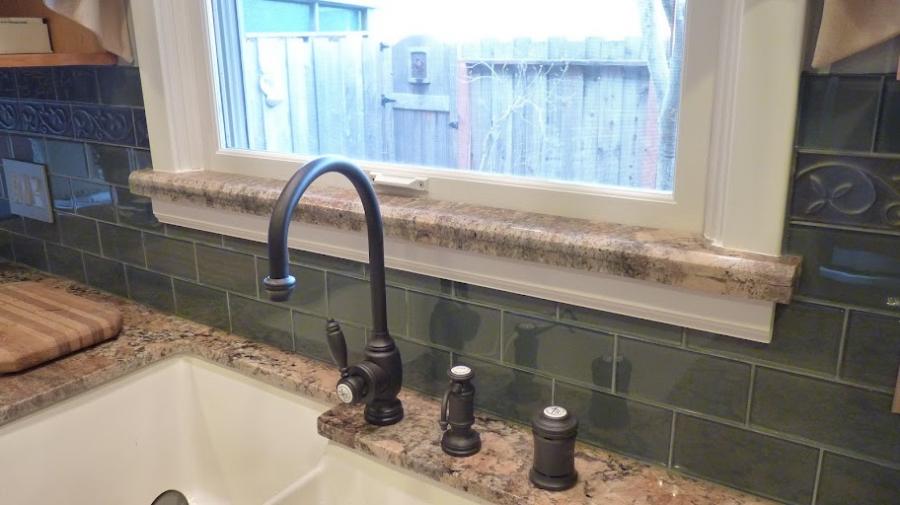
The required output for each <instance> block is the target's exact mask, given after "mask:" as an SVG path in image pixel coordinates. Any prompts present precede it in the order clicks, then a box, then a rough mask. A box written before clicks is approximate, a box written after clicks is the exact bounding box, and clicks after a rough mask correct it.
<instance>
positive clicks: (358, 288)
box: [325, 272, 406, 335]
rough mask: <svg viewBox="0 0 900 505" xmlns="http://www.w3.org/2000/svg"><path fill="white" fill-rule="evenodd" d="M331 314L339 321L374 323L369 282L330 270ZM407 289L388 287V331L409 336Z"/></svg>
mask: <svg viewBox="0 0 900 505" xmlns="http://www.w3.org/2000/svg"><path fill="white" fill-rule="evenodd" d="M325 277H326V283H327V285H328V311H329V315H330V316H331V317H333V318H335V319H338V320H340V321H350V322H353V323H357V324H362V325H364V326H366V327H367V328H371V326H372V302H371V300H372V297H371V289H370V288H369V283H368V281H365V280H362V279H357V278H355V277H347V276H345V275H340V274H335V273H331V272H328V273H327V274H326V276H325ZM405 295H406V292H405V291H404V290H402V289H399V288H394V287H388V288H387V312H388V331H390V332H391V334H393V335H406V296H405Z"/></svg>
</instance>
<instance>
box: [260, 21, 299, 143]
mask: <svg viewBox="0 0 900 505" xmlns="http://www.w3.org/2000/svg"><path fill="white" fill-rule="evenodd" d="M256 43H257V47H258V49H259V53H258V54H259V55H258V61H259V86H260V90H261V91H262V92H263V130H264V131H265V136H266V150H268V151H277V152H282V153H289V152H291V151H292V150H293V139H292V138H291V105H290V101H289V100H288V92H287V89H288V84H287V80H288V78H287V57H286V54H285V39H283V38H262V39H259V40H257V42H256Z"/></svg>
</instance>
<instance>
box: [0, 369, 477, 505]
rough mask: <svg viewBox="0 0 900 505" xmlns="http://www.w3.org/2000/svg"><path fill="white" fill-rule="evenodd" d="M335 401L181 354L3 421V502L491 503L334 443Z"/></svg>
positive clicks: (22, 504) (233, 504)
mask: <svg viewBox="0 0 900 505" xmlns="http://www.w3.org/2000/svg"><path fill="white" fill-rule="evenodd" d="M328 408H329V406H328V405H326V404H324V403H321V402H317V401H314V400H310V399H306V398H301V397H299V396H296V395H293V394H290V393H286V392H284V391H281V390H278V389H276V388H273V387H270V386H268V385H265V384H262V383H260V382H258V381H255V380H253V379H249V378H247V377H244V376H242V375H240V374H237V373H235V372H233V371H231V370H227V369H224V368H221V367H218V366H215V365H210V364H208V363H206V362H203V361H200V360H196V359H192V358H175V359H171V360H168V361H165V362H162V363H160V364H157V365H155V366H152V367H150V368H148V369H146V370H143V371H141V372H139V373H137V374H134V375H131V376H128V377H125V378H122V379H119V380H117V381H114V382H112V383H110V384H107V385H105V386H102V387H99V388H97V389H95V390H93V391H90V392H88V393H86V394H83V395H80V396H77V397H75V398H72V399H70V400H67V401H65V402H62V403H60V404H58V405H55V406H53V407H51V408H49V409H46V410H44V411H42V412H39V413H37V414H34V415H31V416H29V417H27V418H25V419H22V420H20V421H16V422H13V423H11V424H9V425H6V426H4V427H2V428H0V502H2V503H4V504H10V505H45V504H46V505H50V504H53V505H104V504H110V505H132V504H133V505H150V504H151V503H152V502H153V500H154V498H156V497H157V496H158V495H159V494H160V493H162V492H163V491H165V490H168V489H176V490H178V491H180V492H182V493H184V494H185V496H187V498H188V501H189V502H190V504H191V505H214V504H215V505H219V504H223V505H224V504H228V505H298V504H304V505H306V504H314V505H326V504H327V505H331V504H334V505H338V504H340V505H350V504H356V503H360V504H364V503H367V502H371V501H372V500H373V499H374V500H377V501H379V502H383V500H384V501H387V502H389V503H393V504H429V505H437V504H447V505H455V504H461V505H465V504H477V503H484V502H481V501H480V500H476V499H473V498H470V497H467V496H465V495H463V494H462V493H459V492H458V491H455V490H452V489H450V488H447V487H445V486H443V485H441V484H438V483H436V482H433V481H430V480H427V479H424V478H422V477H419V476H416V475H413V474H410V473H408V472H405V471H402V470H399V469H395V468H392V467H389V466H386V465H384V464H382V463H379V462H377V461H375V460H373V459H370V458H368V457H365V456H362V455H359V454H356V453H353V452H352V451H349V450H347V449H344V448H342V447H340V446H337V445H335V444H333V443H330V442H328V441H327V440H326V439H324V438H322V437H320V436H319V435H318V433H317V431H316V418H317V417H318V416H319V414H321V413H322V412H324V411H325V410H327V409H328Z"/></svg>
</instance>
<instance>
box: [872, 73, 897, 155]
mask: <svg viewBox="0 0 900 505" xmlns="http://www.w3.org/2000/svg"><path fill="white" fill-rule="evenodd" d="M898 132H900V81H897V80H896V79H886V80H885V83H884V98H882V101H881V123H880V124H879V125H878V138H877V141H876V142H875V150H876V151H879V152H883V153H900V135H897V133H898Z"/></svg>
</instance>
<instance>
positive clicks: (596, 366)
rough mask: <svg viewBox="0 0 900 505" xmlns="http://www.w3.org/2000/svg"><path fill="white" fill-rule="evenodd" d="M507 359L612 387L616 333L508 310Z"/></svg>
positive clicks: (505, 320)
mask: <svg viewBox="0 0 900 505" xmlns="http://www.w3.org/2000/svg"><path fill="white" fill-rule="evenodd" d="M503 361H506V362H508V363H513V364H516V365H519V366H523V367H527V368H532V369H535V370H540V371H542V372H545V373H547V374H550V375H554V376H557V377H565V378H568V379H573V380H576V381H580V382H584V383H588V384H594V385H596V386H601V387H604V388H610V387H612V362H613V337H612V336H610V335H607V334H605V333H600V332H596V331H591V330H586V329H582V328H579V327H576V326H571V325H567V324H561V323H558V322H553V321H548V320H543V319H536V318H532V317H527V316H521V315H518V314H513V313H511V312H506V313H504V315H503Z"/></svg>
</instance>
